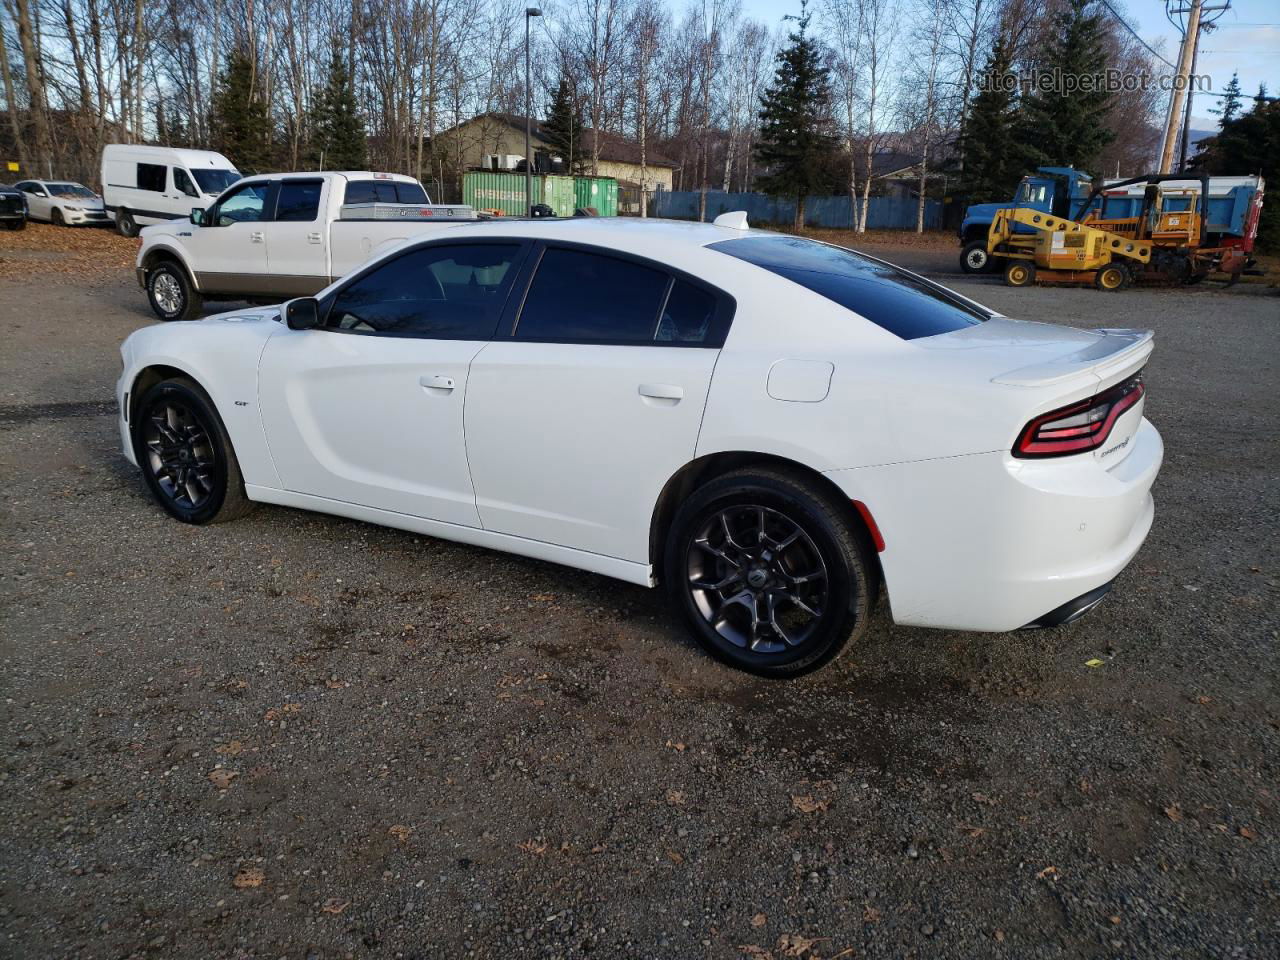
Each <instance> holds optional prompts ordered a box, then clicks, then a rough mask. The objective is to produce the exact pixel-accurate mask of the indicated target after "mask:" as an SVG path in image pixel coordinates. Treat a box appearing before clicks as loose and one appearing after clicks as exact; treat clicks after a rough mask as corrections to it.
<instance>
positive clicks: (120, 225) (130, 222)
mask: <svg viewBox="0 0 1280 960" xmlns="http://www.w3.org/2000/svg"><path fill="white" fill-rule="evenodd" d="M116 231H117V232H118V233H119V234H120V236H122V237H136V236H137V235H138V222H137V221H136V220H134V219H133V214H131V213H130V212H129V211H128V210H126V209H125V208H124V207H120V208H119V209H117V210H116Z"/></svg>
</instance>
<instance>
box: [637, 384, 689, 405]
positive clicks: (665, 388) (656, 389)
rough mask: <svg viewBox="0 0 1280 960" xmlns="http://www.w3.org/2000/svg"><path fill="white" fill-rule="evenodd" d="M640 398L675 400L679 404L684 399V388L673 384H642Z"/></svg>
mask: <svg viewBox="0 0 1280 960" xmlns="http://www.w3.org/2000/svg"><path fill="white" fill-rule="evenodd" d="M640 396H642V397H651V398H653V399H654V400H673V401H676V402H679V401H680V400H681V399H682V398H683V397H684V388H683V387H677V386H676V385H675V384H672V383H642V384H640Z"/></svg>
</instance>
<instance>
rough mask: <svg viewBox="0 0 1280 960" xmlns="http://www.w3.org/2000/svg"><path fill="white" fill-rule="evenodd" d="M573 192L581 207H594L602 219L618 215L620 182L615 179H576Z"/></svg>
mask: <svg viewBox="0 0 1280 960" xmlns="http://www.w3.org/2000/svg"><path fill="white" fill-rule="evenodd" d="M573 192H574V199H575V202H576V203H577V205H578V206H579V207H592V208H593V209H594V210H595V211H596V213H598V214H599V215H600V216H602V217H616V216H617V215H618V181H617V180H615V179H614V178H613V177H575V178H574V180H573Z"/></svg>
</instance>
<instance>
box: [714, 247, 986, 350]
mask: <svg viewBox="0 0 1280 960" xmlns="http://www.w3.org/2000/svg"><path fill="white" fill-rule="evenodd" d="M709 249H711V250H718V251H719V252H720V253H727V254H728V255H729V256H731V257H737V258H738V259H739V260H745V261H747V263H754V264H755V265H756V266H758V267H763V268H764V269H765V270H768V271H769V272H770V273H776V274H777V275H778V276H780V277H786V278H787V279H788V280H790V281H792V282H793V283H798V284H800V286H802V287H805V288H807V289H809V290H812V291H813V292H814V293H817V294H821V295H822V296H824V297H826V298H827V299H828V300H831V301H832V302H834V303H838V304H840V306H842V307H845V308H847V309H849V310H852V311H853V312H854V313H858V314H861V315H862V316H864V317H866V318H867V319H868V320H870V321H871V322H872V323H874V324H875V325H876V326H878V327H882V328H883V329H885V330H888V331H889V332H890V333H892V334H894V335H895V336H898V337H901V338H902V339H903V340H915V339H917V338H918V337H932V336H936V335H938V334H940V333H950V332H952V331H953V330H963V329H964V328H965V327H969V326H973V325H974V324H977V323H981V322H982V321H984V320H986V319H987V318H988V317H989V316H990V314H988V313H986V312H985V311H983V310H982V309H980V308H979V307H977V306H974V305H973V304H970V303H968V302H967V301H965V300H963V299H962V298H960V297H958V296H956V295H955V294H952V293H950V292H949V291H947V290H946V289H944V288H943V287H940V286H938V285H937V284H934V283H930V282H929V281H928V280H925V279H924V278H923V277H916V276H913V275H912V274H910V273H908V272H907V271H905V270H902V269H900V268H898V267H895V266H893V265H891V264H888V263H881V262H880V261H879V260H873V259H871V258H870V257H864V256H863V255H862V254H859V253H854V252H853V251H852V250H845V249H844V248H843V247H834V246H831V245H830V244H827V243H818V242H816V241H814V240H806V239H805V238H803V237H788V236H783V235H781V234H778V235H776V236H752V237H742V238H741V239H738V240H721V241H720V242H718V243H713V244H710V245H709Z"/></svg>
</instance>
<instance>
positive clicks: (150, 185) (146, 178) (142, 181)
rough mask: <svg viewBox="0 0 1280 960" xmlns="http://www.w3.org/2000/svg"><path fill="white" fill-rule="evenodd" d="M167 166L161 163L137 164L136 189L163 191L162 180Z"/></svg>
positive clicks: (166, 172)
mask: <svg viewBox="0 0 1280 960" xmlns="http://www.w3.org/2000/svg"><path fill="white" fill-rule="evenodd" d="M168 174H169V168H168V167H166V166H165V165H164V164H162V163H140V164H138V189H139V190H150V191H151V192H152V193H164V181H165V178H166V177H167V176H168Z"/></svg>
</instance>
